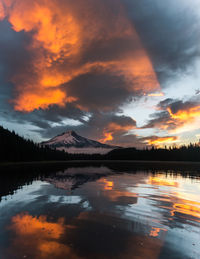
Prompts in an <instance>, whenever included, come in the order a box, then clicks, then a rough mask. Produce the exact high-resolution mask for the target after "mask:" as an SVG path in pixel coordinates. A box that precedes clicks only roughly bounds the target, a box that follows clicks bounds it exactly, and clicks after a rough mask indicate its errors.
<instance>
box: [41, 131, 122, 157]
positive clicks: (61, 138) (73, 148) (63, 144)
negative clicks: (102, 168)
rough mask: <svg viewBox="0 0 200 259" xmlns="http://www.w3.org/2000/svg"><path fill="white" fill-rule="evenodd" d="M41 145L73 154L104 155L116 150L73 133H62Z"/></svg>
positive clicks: (113, 147)
mask: <svg viewBox="0 0 200 259" xmlns="http://www.w3.org/2000/svg"><path fill="white" fill-rule="evenodd" d="M41 145H43V146H48V147H50V148H55V149H57V150H64V151H65V152H68V153H74V154H78V153H79V154H80V153H82V154H105V153H108V152H109V151H111V150H113V149H115V148H118V147H116V146H110V145H106V144H102V143H100V142H98V141H95V140H91V139H88V138H84V137H81V136H79V135H78V134H77V133H76V132H75V131H67V132H64V133H62V134H61V135H58V136H56V137H54V138H52V139H50V140H48V141H45V142H42V143H41Z"/></svg>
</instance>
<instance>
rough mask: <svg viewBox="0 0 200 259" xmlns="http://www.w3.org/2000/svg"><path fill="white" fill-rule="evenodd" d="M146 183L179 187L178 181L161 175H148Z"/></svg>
mask: <svg viewBox="0 0 200 259" xmlns="http://www.w3.org/2000/svg"><path fill="white" fill-rule="evenodd" d="M148 183H149V184H153V185H161V186H174V187H179V184H178V182H176V181H173V180H169V179H166V178H163V177H162V176H160V177H159V176H157V177H152V176H150V178H149V180H148Z"/></svg>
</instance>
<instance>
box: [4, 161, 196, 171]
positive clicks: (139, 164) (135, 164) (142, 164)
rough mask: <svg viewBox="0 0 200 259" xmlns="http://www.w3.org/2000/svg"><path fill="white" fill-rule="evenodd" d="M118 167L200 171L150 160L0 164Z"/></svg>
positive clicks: (186, 164) (16, 166)
mask: <svg viewBox="0 0 200 259" xmlns="http://www.w3.org/2000/svg"><path fill="white" fill-rule="evenodd" d="M109 165H110V166H111V167H114V168H116V169H117V166H119V167H121V168H122V169H123V168H130V169H131V168H133V169H137V168H138V169H143V168H144V169H162V168H163V169H173V168H174V169H176V170H178V169H180V170H183V169H185V170H199V171H200V162H193V161H148V160H69V161H31V162H5V163H0V169H5V170H9V169H21V168H22V169H28V168H49V169H56V168H65V167H66V168H68V167H86V166H89V167H91V166H97V167H98V166H109Z"/></svg>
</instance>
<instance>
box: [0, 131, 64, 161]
mask: <svg viewBox="0 0 200 259" xmlns="http://www.w3.org/2000/svg"><path fill="white" fill-rule="evenodd" d="M66 158H67V155H66V153H64V152H61V151H56V150H52V149H50V148H48V147H40V145H39V144H35V143H34V142H33V141H31V140H26V139H24V138H22V137H20V136H18V135H17V134H16V133H15V132H10V131H9V130H7V129H4V128H3V127H1V126H0V162H6V161H13V162H17V161H42V160H65V159H66Z"/></svg>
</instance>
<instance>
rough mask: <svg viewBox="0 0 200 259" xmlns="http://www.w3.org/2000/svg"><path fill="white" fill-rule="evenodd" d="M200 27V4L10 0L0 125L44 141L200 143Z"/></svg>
mask: <svg viewBox="0 0 200 259" xmlns="http://www.w3.org/2000/svg"><path fill="white" fill-rule="evenodd" d="M199 28H200V3H199V0H190V1H188V0H167V1H161V0H84V1H83V0H76V1H74V0H73V1H72V0H0V125H2V126H4V127H5V128H8V129H10V130H15V131H16V132H17V133H18V134H19V135H21V136H24V137H25V138H29V139H33V140H34V141H36V142H40V141H43V140H46V139H49V138H51V137H53V136H55V135H58V134H60V133H62V132H64V131H66V130H75V131H76V132H77V133H78V134H80V135H82V136H85V137H89V138H91V139H95V140H99V141H101V142H103V143H107V144H115V145H120V146H136V147H144V146H145V145H157V146H162V145H174V144H176V145H181V144H188V143H190V142H198V141H199V139H200V29H199Z"/></svg>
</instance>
